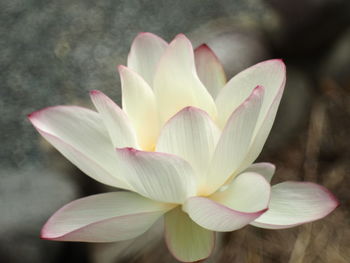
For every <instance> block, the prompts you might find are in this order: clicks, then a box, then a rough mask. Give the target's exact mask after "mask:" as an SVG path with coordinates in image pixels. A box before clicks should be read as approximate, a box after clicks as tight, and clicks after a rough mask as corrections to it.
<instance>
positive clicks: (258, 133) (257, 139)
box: [238, 83, 284, 172]
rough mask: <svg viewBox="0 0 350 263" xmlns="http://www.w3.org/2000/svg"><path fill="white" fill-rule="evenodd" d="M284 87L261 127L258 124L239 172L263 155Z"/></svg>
mask: <svg viewBox="0 0 350 263" xmlns="http://www.w3.org/2000/svg"><path fill="white" fill-rule="evenodd" d="M283 87H284V83H283V85H282V86H281V88H280V89H279V91H278V93H277V96H276V97H275V99H274V100H273V102H272V105H271V107H270V108H269V110H268V112H267V114H266V116H265V119H264V120H263V121H262V123H261V124H260V126H258V125H259V124H257V126H256V127H255V130H254V136H253V139H252V141H251V144H250V146H249V151H248V153H247V155H246V157H245V159H244V161H243V162H242V164H241V167H240V168H239V169H238V170H239V172H240V171H243V170H244V169H246V168H247V167H248V166H249V165H251V164H252V163H253V162H254V161H255V160H256V158H258V156H259V154H260V153H261V151H262V149H263V146H264V144H265V142H266V139H267V137H268V135H269V133H270V130H271V128H272V125H273V122H274V121H275V117H276V113H277V109H278V106H279V103H280V101H281V97H282V94H283ZM259 118H260V117H259Z"/></svg>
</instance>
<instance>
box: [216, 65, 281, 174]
mask: <svg viewBox="0 0 350 263" xmlns="http://www.w3.org/2000/svg"><path fill="white" fill-rule="evenodd" d="M285 82H286V69H285V65H284V63H283V62H282V61H281V60H278V59H274V60H268V61H264V62H261V63H258V64H256V65H254V66H252V67H250V68H248V69H246V70H244V71H242V72H241V73H239V74H237V75H236V76H235V77H233V78H232V79H231V80H230V81H229V82H228V83H227V84H226V85H225V87H224V88H223V89H222V90H221V91H220V93H219V95H218V96H217V98H216V101H215V103H216V106H217V109H218V124H219V126H220V127H224V126H225V124H226V122H227V120H228V118H229V116H230V114H231V112H232V111H233V110H235V109H236V108H237V107H239V105H241V103H242V102H243V101H244V100H245V99H246V98H247V97H248V96H249V94H250V92H251V90H252V89H253V88H254V87H255V86H257V85H261V86H263V87H265V88H266V90H265V95H264V100H263V102H262V105H261V109H260V112H259V117H258V119H257V123H256V127H255V130H254V133H253V137H252V138H251V143H250V145H249V150H248V151H247V153H246V156H245V158H244V160H242V162H241V165H240V168H239V169H238V171H239V172H241V171H243V170H244V169H246V168H247V167H248V166H249V165H250V164H252V163H253V162H254V161H255V159H256V158H257V157H258V155H259V154H260V152H261V150H262V148H263V146H264V144H265V142H266V139H267V136H268V135H269V133H270V130H271V128H272V124H273V122H274V120H275V117H276V113H277V109H278V106H279V103H280V100H281V97H282V93H283V90H284V85H285Z"/></svg>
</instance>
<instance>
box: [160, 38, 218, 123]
mask: <svg viewBox="0 0 350 263" xmlns="http://www.w3.org/2000/svg"><path fill="white" fill-rule="evenodd" d="M153 88H154V92H155V95H156V99H157V103H158V106H159V114H160V119H161V123H162V124H164V123H165V122H166V121H167V120H168V119H169V118H171V117H172V116H173V115H174V114H176V113H177V112H178V111H180V110H181V109H183V108H184V107H187V106H195V107H197V108H200V109H202V110H205V111H206V112H207V113H208V114H209V115H210V116H211V117H212V118H213V119H215V118H216V106H215V103H214V100H213V98H212V97H211V95H210V94H209V92H208V91H207V90H206V88H205V87H204V86H203V84H202V82H201V81H200V80H199V78H198V76H197V72H196V68H195V62H194V55H193V48H192V45H191V42H190V41H189V40H188V39H187V38H186V37H185V36H184V35H182V34H180V35H178V36H176V37H175V39H174V40H173V41H172V42H171V43H170V44H169V46H168V48H167V49H166V50H165V53H164V54H163V56H162V57H161V59H160V61H159V64H158V67H157V70H156V73H155V76H154V85H153Z"/></svg>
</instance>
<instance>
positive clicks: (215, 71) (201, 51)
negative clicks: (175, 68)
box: [194, 44, 227, 98]
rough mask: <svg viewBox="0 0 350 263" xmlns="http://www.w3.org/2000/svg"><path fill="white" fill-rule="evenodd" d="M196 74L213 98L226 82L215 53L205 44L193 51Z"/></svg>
mask: <svg viewBox="0 0 350 263" xmlns="http://www.w3.org/2000/svg"><path fill="white" fill-rule="evenodd" d="M194 59H195V63H196V68H197V74H198V77H199V79H200V80H201V81H202V83H203V84H204V86H205V87H206V88H207V90H208V91H209V93H210V94H211V96H212V97H213V98H216V96H217V94H218V93H219V91H220V90H221V88H222V87H223V86H224V85H225V84H226V81H227V80H226V74H225V71H224V68H223V66H222V65H221V63H220V61H219V59H218V58H217V57H216V55H215V53H214V52H213V51H212V50H211V49H210V47H208V46H207V45H206V44H203V45H201V46H199V47H197V48H196V49H195V51H194Z"/></svg>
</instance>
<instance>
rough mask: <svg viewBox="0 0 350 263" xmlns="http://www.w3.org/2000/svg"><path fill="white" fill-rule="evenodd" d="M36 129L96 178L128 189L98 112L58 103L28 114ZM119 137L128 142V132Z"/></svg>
mask: <svg viewBox="0 0 350 263" xmlns="http://www.w3.org/2000/svg"><path fill="white" fill-rule="evenodd" d="M28 117H29V120H30V121H31V122H32V124H33V125H34V127H35V128H36V129H37V130H38V132H39V133H40V134H41V135H42V136H43V137H44V138H45V139H46V140H47V141H49V142H50V143H51V144H52V145H53V146H54V147H55V148H56V149H57V150H59V151H60V152H61V153H62V154H63V155H64V156H65V157H66V158H67V159H68V160H70V161H71V162H72V163H73V164H75V165H76V166H77V167H78V168H79V169H81V170H82V171H83V172H84V173H86V174H87V175H89V176H91V177H92V178H94V179H95V180H97V181H99V182H101V183H104V184H108V185H111V186H115V187H121V188H125V189H131V188H130V186H129V185H128V184H127V183H126V182H125V181H124V180H123V178H122V176H121V174H120V173H119V172H118V171H119V169H118V166H117V164H116V154H115V152H114V147H113V144H112V141H111V139H110V137H109V134H108V132H107V129H106V128H105V126H104V123H103V121H102V118H101V117H100V115H99V114H98V113H96V112H94V111H91V110H88V109H85V108H81V107H76V106H57V107H50V108H46V109H43V110H41V111H37V112H34V113H32V114H30V115H29V116H28ZM123 136H124V134H119V137H120V140H121V141H123V140H125V141H127V139H128V138H129V137H128V136H129V134H128V135H126V137H123Z"/></svg>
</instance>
